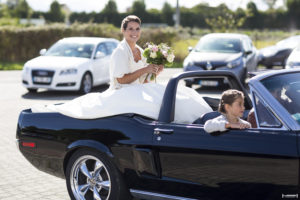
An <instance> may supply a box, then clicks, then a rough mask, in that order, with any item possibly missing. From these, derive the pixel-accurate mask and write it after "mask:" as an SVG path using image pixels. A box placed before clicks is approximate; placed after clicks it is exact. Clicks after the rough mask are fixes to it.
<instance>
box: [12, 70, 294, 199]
mask: <svg viewBox="0 0 300 200" xmlns="http://www.w3.org/2000/svg"><path fill="white" fill-rule="evenodd" d="M188 78H197V79H202V78H203V79H205V80H207V79H208V78H219V79H222V78H223V79H225V80H226V81H225V82H226V83H227V87H229V88H235V89H238V90H241V91H243V92H244V94H245V109H246V111H245V116H244V118H245V119H246V118H247V114H248V113H249V111H250V110H254V118H255V120H254V123H255V124H253V125H254V126H257V128H249V129H243V130H238V129H229V130H228V131H226V132H222V133H221V132H216V133H211V134H208V133H207V132H205V130H204V129H203V123H205V121H206V120H207V119H210V118H211V117H212V116H216V111H213V112H210V113H206V114H204V115H203V116H199V117H200V118H199V119H197V120H196V121H195V122H194V123H191V124H180V123H175V122H173V120H174V110H175V106H176V102H175V100H176V98H175V97H176V90H177V86H178V84H180V82H181V81H184V80H185V79H188ZM180 80H181V81H180ZM274 87H276V88H279V89H280V93H279V94H280V95H279V96H280V98H282V99H280V100H279V99H278V97H275V96H273V93H272V91H273V88H274ZM249 88H250V89H249V91H247V90H246V89H245V88H243V85H242V84H241V82H240V80H239V79H238V78H237V77H236V76H235V75H234V74H233V73H232V72H229V71H218V70H214V71H200V72H199V71H198V72H186V73H182V74H179V75H177V76H175V77H173V78H172V79H170V81H169V83H168V85H167V87H166V90H165V94H164V97H163V100H162V102H161V108H160V113H159V116H158V118H157V119H151V118H148V117H145V116H142V115H137V114H135V113H127V114H121V115H115V116H111V117H104V118H97V119H85V120H82V119H75V118H71V117H67V116H65V115H62V114H60V113H55V112H53V113H34V112H32V111H31V110H30V109H27V110H23V111H22V112H21V113H20V116H19V120H18V124H17V133H16V138H17V142H18V147H19V149H20V151H21V153H22V154H23V155H24V157H25V158H26V159H27V160H28V161H29V162H30V163H31V164H32V165H33V166H35V167H36V168H38V169H39V170H41V171H44V172H46V173H49V174H52V175H55V176H58V177H61V178H64V179H66V183H67V189H68V192H69V195H70V198H71V199H80V200H93V199H97V200H99V199H106V200H108V199H109V200H117V199H131V198H133V197H135V198H140V199H169V200H171V199H172V200H174V199H186V200H192V199H228V200H231V199H282V198H298V195H299V190H298V189H299V177H300V176H299V175H300V174H299V161H300V160H299V147H300V145H299V134H300V109H299V107H298V105H299V97H300V70H299V69H293V70H277V71H270V72H264V73H261V74H258V75H256V76H254V77H252V78H251V79H250V81H249ZM197 91H198V92H199V95H202V96H203V99H205V100H206V101H207V103H208V104H209V105H210V106H211V107H212V108H213V110H216V109H217V107H218V103H219V96H218V95H215V94H214V93H213V92H211V91H210V90H207V88H206V89H205V87H200V88H198V89H197ZM283 102H285V103H283ZM254 126H253V127H254Z"/></svg>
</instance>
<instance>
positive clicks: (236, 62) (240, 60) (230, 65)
mask: <svg viewBox="0 0 300 200" xmlns="http://www.w3.org/2000/svg"><path fill="white" fill-rule="evenodd" d="M241 62H242V59H241V58H238V59H236V60H233V61H231V62H229V63H228V64H227V67H228V68H234V67H237V66H239V65H240V64H241Z"/></svg>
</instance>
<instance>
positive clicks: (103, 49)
mask: <svg viewBox="0 0 300 200" xmlns="http://www.w3.org/2000/svg"><path fill="white" fill-rule="evenodd" d="M109 60H110V54H109V52H108V50H107V46H106V43H105V42H102V43H100V44H98V45H97V47H96V51H95V54H94V59H93V66H92V67H93V72H94V73H93V78H94V84H95V85H99V84H101V83H105V82H108V81H109Z"/></svg>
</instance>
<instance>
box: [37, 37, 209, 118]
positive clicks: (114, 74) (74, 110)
mask: <svg viewBox="0 0 300 200" xmlns="http://www.w3.org/2000/svg"><path fill="white" fill-rule="evenodd" d="M128 48H129V46H128V44H127V42H126V41H124V40H123V41H122V42H121V43H120V45H119V46H118V47H117V49H116V50H115V51H114V53H113V55H112V59H111V60H112V62H111V66H110V70H111V71H110V74H111V86H110V88H109V89H108V90H106V91H104V92H102V93H89V94H86V95H84V96H81V97H78V98H75V99H74V100H72V101H69V102H66V103H64V104H60V105H46V106H44V105H35V106H34V107H32V108H31V110H32V112H60V113H61V114H63V115H67V116H69V117H73V118H78V119H95V118H101V117H108V116H114V115H119V114H125V113H136V114H139V115H143V116H146V117H149V118H152V119H154V120H157V119H158V115H159V111H160V106H161V103H162V98H163V95H164V92H165V88H166V86H165V85H161V84H156V83H145V84H142V83H143V82H144V80H145V78H146V76H142V77H140V78H139V79H138V80H136V81H135V82H134V83H132V84H126V85H123V84H119V83H118V82H117V81H116V78H118V77H122V76H123V75H124V74H126V73H130V72H133V71H135V70H137V69H140V68H142V67H144V66H145V60H144V59H142V60H140V61H139V62H135V61H134V60H133V55H132V53H131V50H130V49H128ZM140 51H141V53H142V49H141V48H140ZM124 54H125V55H124ZM127 58H129V59H128V60H126V59H127ZM124 59H125V60H124ZM124 63H125V64H124ZM128 66H129V67H128ZM120 68H121V69H120ZM117 69H120V70H117ZM211 111H212V109H211V107H210V106H209V105H208V104H207V103H206V102H205V101H204V100H203V98H202V97H201V96H200V95H199V94H198V93H197V92H196V91H195V90H194V89H191V88H188V87H185V86H178V88H177V93H176V102H175V117H174V118H175V119H174V122H175V123H187V124H189V123H192V122H193V121H195V120H196V119H197V118H199V117H200V116H201V115H202V114H204V113H207V112H211Z"/></svg>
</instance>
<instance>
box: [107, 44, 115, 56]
mask: <svg viewBox="0 0 300 200" xmlns="http://www.w3.org/2000/svg"><path fill="white" fill-rule="evenodd" d="M105 44H106V47H107V51H108V54H109V55H110V54H112V52H113V50H114V49H115V48H116V47H117V44H116V43H115V42H106V43H105Z"/></svg>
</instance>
